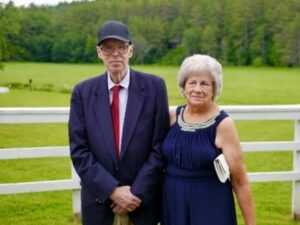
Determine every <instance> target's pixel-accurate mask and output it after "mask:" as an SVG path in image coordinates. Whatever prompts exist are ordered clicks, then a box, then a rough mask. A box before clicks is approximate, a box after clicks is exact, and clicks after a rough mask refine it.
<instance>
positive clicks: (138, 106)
mask: <svg viewBox="0 0 300 225" xmlns="http://www.w3.org/2000/svg"><path fill="white" fill-rule="evenodd" d="M130 73H131V74H130V84H129V91H128V100H127V106H126V113H125V119H124V125H123V134H122V144H121V157H120V158H121V159H122V157H123V156H124V154H125V152H126V150H127V148H128V144H129V142H130V139H131V138H132V136H133V133H134V130H135V127H136V124H137V122H138V119H139V116H140V113H141V111H142V106H143V103H144V86H143V83H142V82H141V80H140V79H139V75H138V74H137V73H136V72H135V71H133V70H130Z"/></svg>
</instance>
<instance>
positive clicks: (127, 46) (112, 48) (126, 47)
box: [98, 44, 131, 56]
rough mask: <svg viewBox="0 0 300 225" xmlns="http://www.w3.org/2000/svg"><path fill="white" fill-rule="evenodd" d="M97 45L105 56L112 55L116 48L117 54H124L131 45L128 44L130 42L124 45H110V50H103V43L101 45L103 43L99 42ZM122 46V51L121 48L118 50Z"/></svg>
mask: <svg viewBox="0 0 300 225" xmlns="http://www.w3.org/2000/svg"><path fill="white" fill-rule="evenodd" d="M98 46H99V48H100V50H101V52H102V53H103V54H104V55H107V56H108V55H112V54H113V53H114V52H115V51H116V50H117V52H118V54H121V55H124V54H125V53H127V52H128V49H129V47H130V46H131V45H130V44H125V45H120V46H117V47H112V46H110V47H111V49H110V51H111V52H105V50H103V47H105V45H103V44H100V45H98ZM123 47H125V49H124V51H123V50H121V51H120V49H121V48H123Z"/></svg>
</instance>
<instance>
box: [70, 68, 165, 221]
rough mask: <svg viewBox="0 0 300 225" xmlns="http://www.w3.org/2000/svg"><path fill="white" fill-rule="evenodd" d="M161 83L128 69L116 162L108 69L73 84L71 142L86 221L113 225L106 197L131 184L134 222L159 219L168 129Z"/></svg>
mask: <svg viewBox="0 0 300 225" xmlns="http://www.w3.org/2000/svg"><path fill="white" fill-rule="evenodd" d="M168 112H169V111H168V100H167V93H166V87H165V83H164V81H163V80H162V79H161V78H159V77H156V76H153V75H150V74H145V73H141V72H137V71H134V70H130V84H129V92H128V102H127V108H126V113H125V119H124V126H123V135H122V144H121V156H120V160H119V161H118V160H117V156H116V150H115V143H114V134H113V126H112V119H111V112H110V103H109V91H108V85H107V73H104V74H102V75H101V76H98V77H95V78H92V79H89V80H86V81H83V82H82V83H80V84H78V85H76V86H75V88H74V90H73V93H72V97H71V108H70V118H69V142H70V150H71V159H72V162H73V165H74V167H75V169H76V171H77V173H78V175H79V176H80V178H81V187H82V188H81V204H82V217H83V224H84V225H105V224H109V225H111V224H112V220H113V216H114V215H113V212H112V210H111V208H110V204H111V201H110V199H109V196H110V194H111V193H112V191H113V189H114V188H115V187H116V186H118V185H130V186H131V191H132V193H133V194H134V195H136V196H138V197H139V198H140V199H141V200H142V204H141V206H140V207H139V208H138V209H136V210H135V211H134V212H133V213H131V214H130V217H131V219H132V221H133V222H134V224H135V225H138V224H141V225H147V224H149V225H154V224H157V222H158V220H159V210H160V207H159V206H160V201H161V199H160V194H159V193H160V184H161V177H162V170H163V167H164V161H163V159H162V154H161V144H162V141H163V139H164V137H165V135H166V133H167V131H168V128H169V117H168V115H169V114H168Z"/></svg>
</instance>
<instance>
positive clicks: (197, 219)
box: [162, 106, 237, 225]
mask: <svg viewBox="0 0 300 225" xmlns="http://www.w3.org/2000/svg"><path fill="white" fill-rule="evenodd" d="M184 109H185V106H181V107H178V108H177V110H176V117H177V118H176V122H175V123H174V124H173V125H172V126H171V128H170V131H169V133H168V135H167V137H166V138H165V140H164V143H163V146H162V152H163V156H164V158H165V160H166V162H167V167H166V173H165V177H164V181H163V198H162V201H163V205H162V206H163V207H162V208H163V209H162V225H236V224H237V220H236V212H235V205H234V198H233V192H232V187H231V184H230V181H228V180H227V181H226V183H221V182H220V181H219V179H218V177H217V174H216V172H215V169H214V166H213V160H214V159H215V158H216V157H217V156H218V155H219V154H220V153H221V151H220V150H219V149H218V148H217V147H216V146H215V138H216V129H217V126H218V124H219V123H220V122H221V121H222V120H223V119H224V118H226V117H227V116H228V115H227V113H226V112H225V111H223V110H221V111H219V113H218V115H216V116H214V117H213V118H211V119H210V120H208V121H206V122H204V123H201V124H192V123H186V122H184V121H183V116H182V115H183V111H184Z"/></svg>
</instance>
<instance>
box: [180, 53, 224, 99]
mask: <svg viewBox="0 0 300 225" xmlns="http://www.w3.org/2000/svg"><path fill="white" fill-rule="evenodd" d="M201 72H207V73H209V75H210V76H211V78H212V80H213V101H215V100H216V99H217V98H218V97H219V96H220V95H221V92H222V86H223V80H222V66H221V64H220V63H219V62H218V61H217V60H216V59H215V58H213V57H211V56H208V55H200V54H195V55H192V56H189V57H187V58H185V59H184V60H183V62H182V64H181V66H180V69H179V72H178V86H179V88H180V91H181V92H183V89H184V85H185V82H186V80H187V79H188V77H189V76H190V75H194V74H197V73H201Z"/></svg>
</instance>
